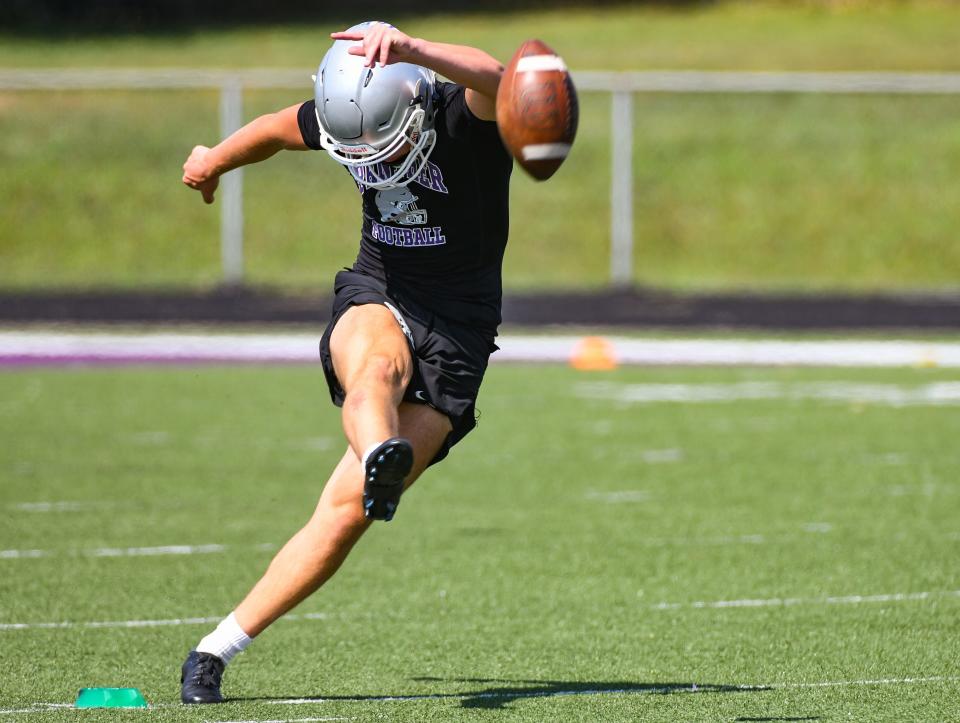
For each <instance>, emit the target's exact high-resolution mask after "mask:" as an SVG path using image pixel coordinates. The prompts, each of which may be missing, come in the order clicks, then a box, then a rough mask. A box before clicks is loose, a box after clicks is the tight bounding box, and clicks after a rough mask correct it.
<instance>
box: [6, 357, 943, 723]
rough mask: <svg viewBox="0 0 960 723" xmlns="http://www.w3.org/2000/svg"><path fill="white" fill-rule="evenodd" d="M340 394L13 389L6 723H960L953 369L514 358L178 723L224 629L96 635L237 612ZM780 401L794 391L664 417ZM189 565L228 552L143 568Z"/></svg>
mask: <svg viewBox="0 0 960 723" xmlns="http://www.w3.org/2000/svg"><path fill="white" fill-rule="evenodd" d="M321 376H322V375H321V374H320V371H319V369H317V368H305V367H280V368H277V367H272V368H266V367H264V368H261V367H233V368H217V367H197V368H192V367H186V368H165V369H160V368H109V369H78V370H63V369H50V370H22V371H8V372H4V373H3V374H0V439H2V440H3V444H2V445H0V480H2V490H3V495H2V502H0V522H2V524H0V551H3V552H2V553H0V625H3V626H4V627H2V628H0V666H2V669H3V671H4V672H3V682H2V684H0V711H2V712H0V715H2V716H3V719H4V720H6V721H27V720H30V721H33V720H36V721H47V720H57V721H60V720H75V719H76V716H75V714H73V713H71V712H68V711H62V710H61V711H57V710H43V711H39V710H37V707H36V704H38V703H64V702H69V701H71V700H72V699H73V696H74V695H75V693H76V690H77V689H78V688H79V687H80V686H82V685H133V686H138V687H140V688H142V689H143V691H144V693H145V694H146V696H147V697H148V699H149V700H150V701H151V702H152V703H154V704H155V705H156V706H157V707H156V708H155V709H154V710H151V711H149V712H148V713H146V714H142V713H138V714H126V715H125V714H121V713H109V714H107V713H102V714H97V713H90V714H84V716H83V718H84V720H87V719H89V720H142V719H144V716H146V718H149V719H150V720H157V721H160V720H190V721H265V720H271V721H280V720H282V721H288V720H299V721H317V720H326V719H348V720H382V719H385V720H397V721H424V720H458V719H462V720H529V721H543V720H564V721H567V720H583V721H596V720H644V721H677V720H689V721H736V720H739V721H746V720H818V721H831V720H841V719H843V720H857V721H870V720H883V721H907V720H911V721H913V720H916V721H934V720H936V721H940V720H944V721H945V720H956V719H958V718H960V702H958V696H960V677H958V676H960V665H958V656H957V649H956V643H957V639H958V635H960V624H958V620H960V615H958V613H960V594H958V592H957V591H958V590H960V578H958V568H957V560H958V545H960V525H958V519H960V497H958V492H957V486H956V478H957V475H958V472H960V452H958V449H957V445H956V439H957V436H958V434H960V417H958V415H957V411H956V407H955V406H950V405H949V403H947V402H946V401H944V400H945V399H947V398H948V397H950V395H951V394H952V398H954V399H955V397H956V394H955V392H953V391H950V390H954V388H955V385H956V382H955V379H956V375H955V374H952V373H948V372H946V371H937V370H907V369H905V370H886V371H858V370H849V369H848V370H839V369H824V370H806V371H801V370H789V369H784V370H765V369H739V370H738V369H728V370H712V369H627V370H622V371H617V372H610V373H602V374H592V375H585V374H582V373H575V372H573V371H570V370H568V369H566V368H564V367H560V366H548V367H535V366H523V367H519V366H495V367H493V368H491V370H490V373H489V378H488V382H487V385H486V387H485V389H484V391H483V393H482V395H481V399H480V407H481V409H482V410H483V416H482V419H481V423H480V426H479V427H478V429H477V431H476V432H475V433H474V434H472V435H471V436H470V437H469V438H468V440H467V441H465V442H464V443H463V444H462V445H461V446H460V447H458V448H457V449H456V450H455V452H454V453H453V454H452V455H451V457H450V459H449V460H448V461H447V462H445V463H443V464H442V465H441V466H439V467H437V468H435V469H434V470H432V471H430V472H428V474H427V475H426V476H425V477H424V478H423V479H422V480H421V481H420V482H418V484H417V486H416V487H414V489H413V490H412V491H411V493H410V494H409V496H408V497H407V498H406V499H405V501H404V504H403V505H402V506H401V508H400V513H399V515H398V517H397V520H396V521H395V522H393V523H391V524H389V525H378V526H377V527H376V528H375V529H373V530H372V531H371V533H370V534H369V536H368V537H367V538H366V539H365V540H364V541H363V542H362V543H361V544H360V545H359V547H358V548H357V550H356V551H355V554H354V556H353V557H352V558H351V560H350V561H349V562H348V564H347V566H346V567H345V568H344V570H343V571H342V572H341V574H340V575H339V576H338V577H337V578H335V580H334V581H333V582H332V583H331V584H330V585H329V586H328V587H327V588H326V589H324V590H323V591H322V592H321V593H320V594H318V595H317V596H315V597H314V598H312V599H310V600H309V601H308V602H306V603H305V604H304V605H303V606H302V607H301V609H299V610H298V611H297V612H298V613H299V614H300V615H301V617H300V618H298V619H296V620H286V621H280V622H278V623H277V624H276V625H275V627H274V628H272V629H271V630H269V631H268V632H267V633H266V634H264V636H263V638H262V639H260V640H258V641H257V643H256V644H255V645H254V646H253V647H252V648H251V649H250V650H249V651H248V652H247V653H245V654H244V655H243V656H241V657H240V658H239V659H238V660H237V661H236V662H235V663H234V664H233V665H232V666H231V668H230V669H229V671H228V676H227V682H226V693H227V695H228V696H229V697H231V698H233V699H234V700H233V702H231V703H229V704H227V705H225V706H223V707H219V708H204V709H201V710H196V709H189V710H186V709H182V708H180V707H178V706H176V705H175V702H176V696H177V690H178V689H177V680H176V678H177V667H178V666H179V663H180V662H181V658H182V657H183V655H184V653H185V651H186V650H187V648H188V647H189V646H190V645H191V644H193V643H195V642H196V640H197V639H198V638H199V636H200V635H201V634H203V633H204V632H206V630H207V628H208V627H210V625H209V624H184V625H168V626H144V627H136V628H126V627H120V628H116V627H88V626H87V627H85V626H84V624H85V623H90V622H121V621H145V620H174V619H182V618H188V617H192V616H202V617H206V616H211V617H216V616H220V615H223V614H225V613H226V612H227V611H229V609H230V608H231V606H232V605H233V604H234V603H235V602H236V600H237V598H238V597H239V596H241V595H242V594H243V593H244V592H245V590H246V589H247V588H248V586H249V585H250V584H251V583H252V582H253V581H254V580H255V578H256V577H257V575H258V574H259V572H260V571H261V570H262V569H263V568H264V566H265V565H266V564H267V562H268V560H269V558H270V552H269V551H268V550H267V549H265V548H264V545H275V544H277V543H280V542H282V541H283V540H284V538H285V537H286V536H287V535H289V534H290V533H291V532H292V531H294V530H295V529H296V528H297V526H298V525H300V524H301V523H302V522H303V521H304V520H305V518H306V517H307V515H308V514H309V511H310V510H311V509H312V506H313V503H314V500H315V498H316V496H317V494H318V492H319V489H320V486H321V484H322V481H323V478H324V473H325V471H326V470H327V469H328V468H330V467H331V465H332V464H333V463H334V461H335V460H336V459H337V457H338V455H339V453H340V450H341V446H342V442H341V435H340V431H339V420H338V417H337V415H336V413H335V411H334V410H333V409H332V408H331V407H329V405H328V404H327V401H326V399H325V390H324V388H323V382H322V378H321ZM758 383H760V384H763V385H765V386H764V387H763V388H766V389H770V388H776V389H779V390H781V391H782V392H783V393H782V395H781V396H782V398H778V399H767V400H749V399H747V400H743V399H741V400H739V401H737V400H728V401H712V402H687V403H678V402H673V403H667V402H660V403H646V402H644V401H643V399H645V398H649V397H651V396H652V395H656V394H660V395H661V396H662V395H663V394H664V393H667V394H669V395H673V396H674V397H676V396H678V395H679V396H684V395H686V396H688V397H697V396H699V397H703V396H705V395H706V396H713V397H714V398H717V397H724V396H730V395H731V394H733V395H734V396H736V395H740V396H743V395H744V394H746V395H749V390H750V389H757V388H758V387H757V386H756V385H757V384H758ZM827 383H831V384H830V385H829V386H827ZM664 385H671V386H669V387H664ZM811 390H813V391H811ZM816 390H820V391H819V392H817V393H818V394H821V396H823V395H824V394H826V395H827V396H829V394H828V393H827V392H828V391H829V390H834V391H833V392H830V393H832V394H833V395H834V398H835V399H842V401H827V400H822V399H821V400H818V399H814V398H811V396H815V394H814V392H815V391H816ZM837 390H845V391H844V393H843V394H840V393H839V392H837ZM937 390H939V391H937ZM946 392H949V394H947V395H946V396H943V395H944V393H946ZM884 398H885V399H887V400H895V401H898V402H899V406H894V405H891V404H889V403H885V402H881V401H877V400H879V399H884ZM631 400H632V401H631ZM871 400H872V401H871ZM937 400H940V402H941V404H940V405H937V404H934V403H933V402H936V401H937ZM953 403H954V404H955V403H956V402H953ZM167 545H194V546H196V545H223V546H226V547H225V548H224V549H222V550H221V551H207V552H205V553H203V552H202V550H201V551H198V554H191V555H174V554H152V555H148V554H145V553H144V552H143V551H141V554H139V555H135V556H132V555H130V554H129V552H128V551H127V549H128V548H151V547H156V546H167ZM31 550H33V551H39V552H33V553H30V552H29V551H31ZM12 551H18V552H19V553H20V555H19V556H14V553H13V552H12ZM154 552H156V551H154ZM31 555H33V556H31ZM718 603H724V604H723V605H720V604H718ZM305 614H312V616H311V617H303V615H305ZM67 621H69V622H72V623H74V626H73V627H61V628H36V627H33V628H23V629H12V628H10V627H9V625H11V624H16V623H23V624H37V623H52V622H67ZM694 685H695V686H696V688H695V689H694ZM302 697H310V698H317V697H320V698H323V699H324V701H323V702H312V703H305V704H301V705H289V703H290V702H291V699H296V698H302ZM384 697H396V699H393V700H384V699H383V698H384ZM10 710H25V711H28V712H21V713H11V712H8V711H10ZM31 711H32V712H31Z"/></svg>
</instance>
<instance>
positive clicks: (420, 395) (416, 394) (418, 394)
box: [413, 390, 430, 402]
mask: <svg viewBox="0 0 960 723" xmlns="http://www.w3.org/2000/svg"><path fill="white" fill-rule="evenodd" d="M413 396H414V398H415V399H417V400H418V401H421V402H429V401H430V400H429V399H427V395H426V394H424V393H423V392H421V391H420V390H417V391H415V392H414V393H413Z"/></svg>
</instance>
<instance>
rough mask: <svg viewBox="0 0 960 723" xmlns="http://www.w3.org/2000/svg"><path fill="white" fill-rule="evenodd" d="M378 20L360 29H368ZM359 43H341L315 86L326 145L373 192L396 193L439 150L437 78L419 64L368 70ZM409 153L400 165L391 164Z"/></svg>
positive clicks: (328, 56)
mask: <svg viewBox="0 0 960 723" xmlns="http://www.w3.org/2000/svg"><path fill="white" fill-rule="evenodd" d="M372 22H373V21H370V22H365V23H360V24H359V25H354V26H353V27H352V28H350V30H362V29H364V28H366V27H367V26H369V25H371V24H372ZM356 44H357V43H356V42H355V41H352V40H337V41H334V43H333V45H332V46H331V47H330V49H329V50H328V51H327V54H326V55H324V57H323V60H322V61H321V62H320V67H319V68H318V70H317V75H316V78H315V81H314V100H315V102H316V114H317V121H318V122H319V124H320V145H321V146H322V147H323V149H324V150H325V151H326V152H327V153H328V154H330V157H331V158H333V159H334V160H335V161H337V163H340V164H342V165H344V166H346V167H347V169H348V170H349V171H350V173H351V174H352V175H353V177H354V179H355V180H356V181H357V183H359V184H362V185H363V186H366V187H368V188H381V189H382V188H396V187H398V186H405V185H407V184H408V183H410V182H411V181H412V180H413V179H415V178H416V177H417V176H418V175H419V174H420V172H421V171H422V170H423V168H424V166H426V164H427V158H428V157H429V156H430V153H431V152H432V151H433V147H434V144H435V143H436V139H437V133H436V131H435V130H434V128H433V120H434V86H435V84H436V75H435V74H434V72H433V71H431V70H427V69H426V68H423V67H421V66H419V65H413V64H411V63H392V64H390V65H385V66H381V65H375V66H374V67H372V68H367V67H366V66H365V65H364V63H365V62H366V60H365V58H364V56H362V55H351V54H350V53H349V49H350V48H351V47H352V46H354V45H356ZM404 148H409V149H410V150H409V152H408V153H407V155H406V156H404V157H403V158H401V159H399V160H398V161H397V162H396V165H392V164H391V165H388V164H387V163H386V160H387V159H388V158H391V157H392V156H394V155H395V154H396V153H397V152H399V151H402V150H403V149H404Z"/></svg>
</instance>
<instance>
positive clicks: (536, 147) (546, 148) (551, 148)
mask: <svg viewBox="0 0 960 723" xmlns="http://www.w3.org/2000/svg"><path fill="white" fill-rule="evenodd" d="M521 153H523V160H525V161H548V160H552V159H554V158H566V157H567V154H568V153H570V144H569V143H533V144H531V145H529V146H524V147H523V150H522V151H521Z"/></svg>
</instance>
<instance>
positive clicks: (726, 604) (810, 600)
mask: <svg viewBox="0 0 960 723" xmlns="http://www.w3.org/2000/svg"><path fill="white" fill-rule="evenodd" d="M944 597H960V590H937V591H933V592H897V593H886V594H883V595H843V596H830V597H806V598H804V597H792V598H779V597H775V598H765V599H764V598H761V599H751V598H746V599H743V600H715V601H712V602H705V601H702V600H698V601H696V602H686V603H669V602H661V603H657V604H655V605H651V606H650V609H651V610H681V609H684V608H717V609H719V608H763V607H793V606H797V605H862V604H864V603H885V602H912V601H916V600H932V599H936V598H944Z"/></svg>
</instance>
